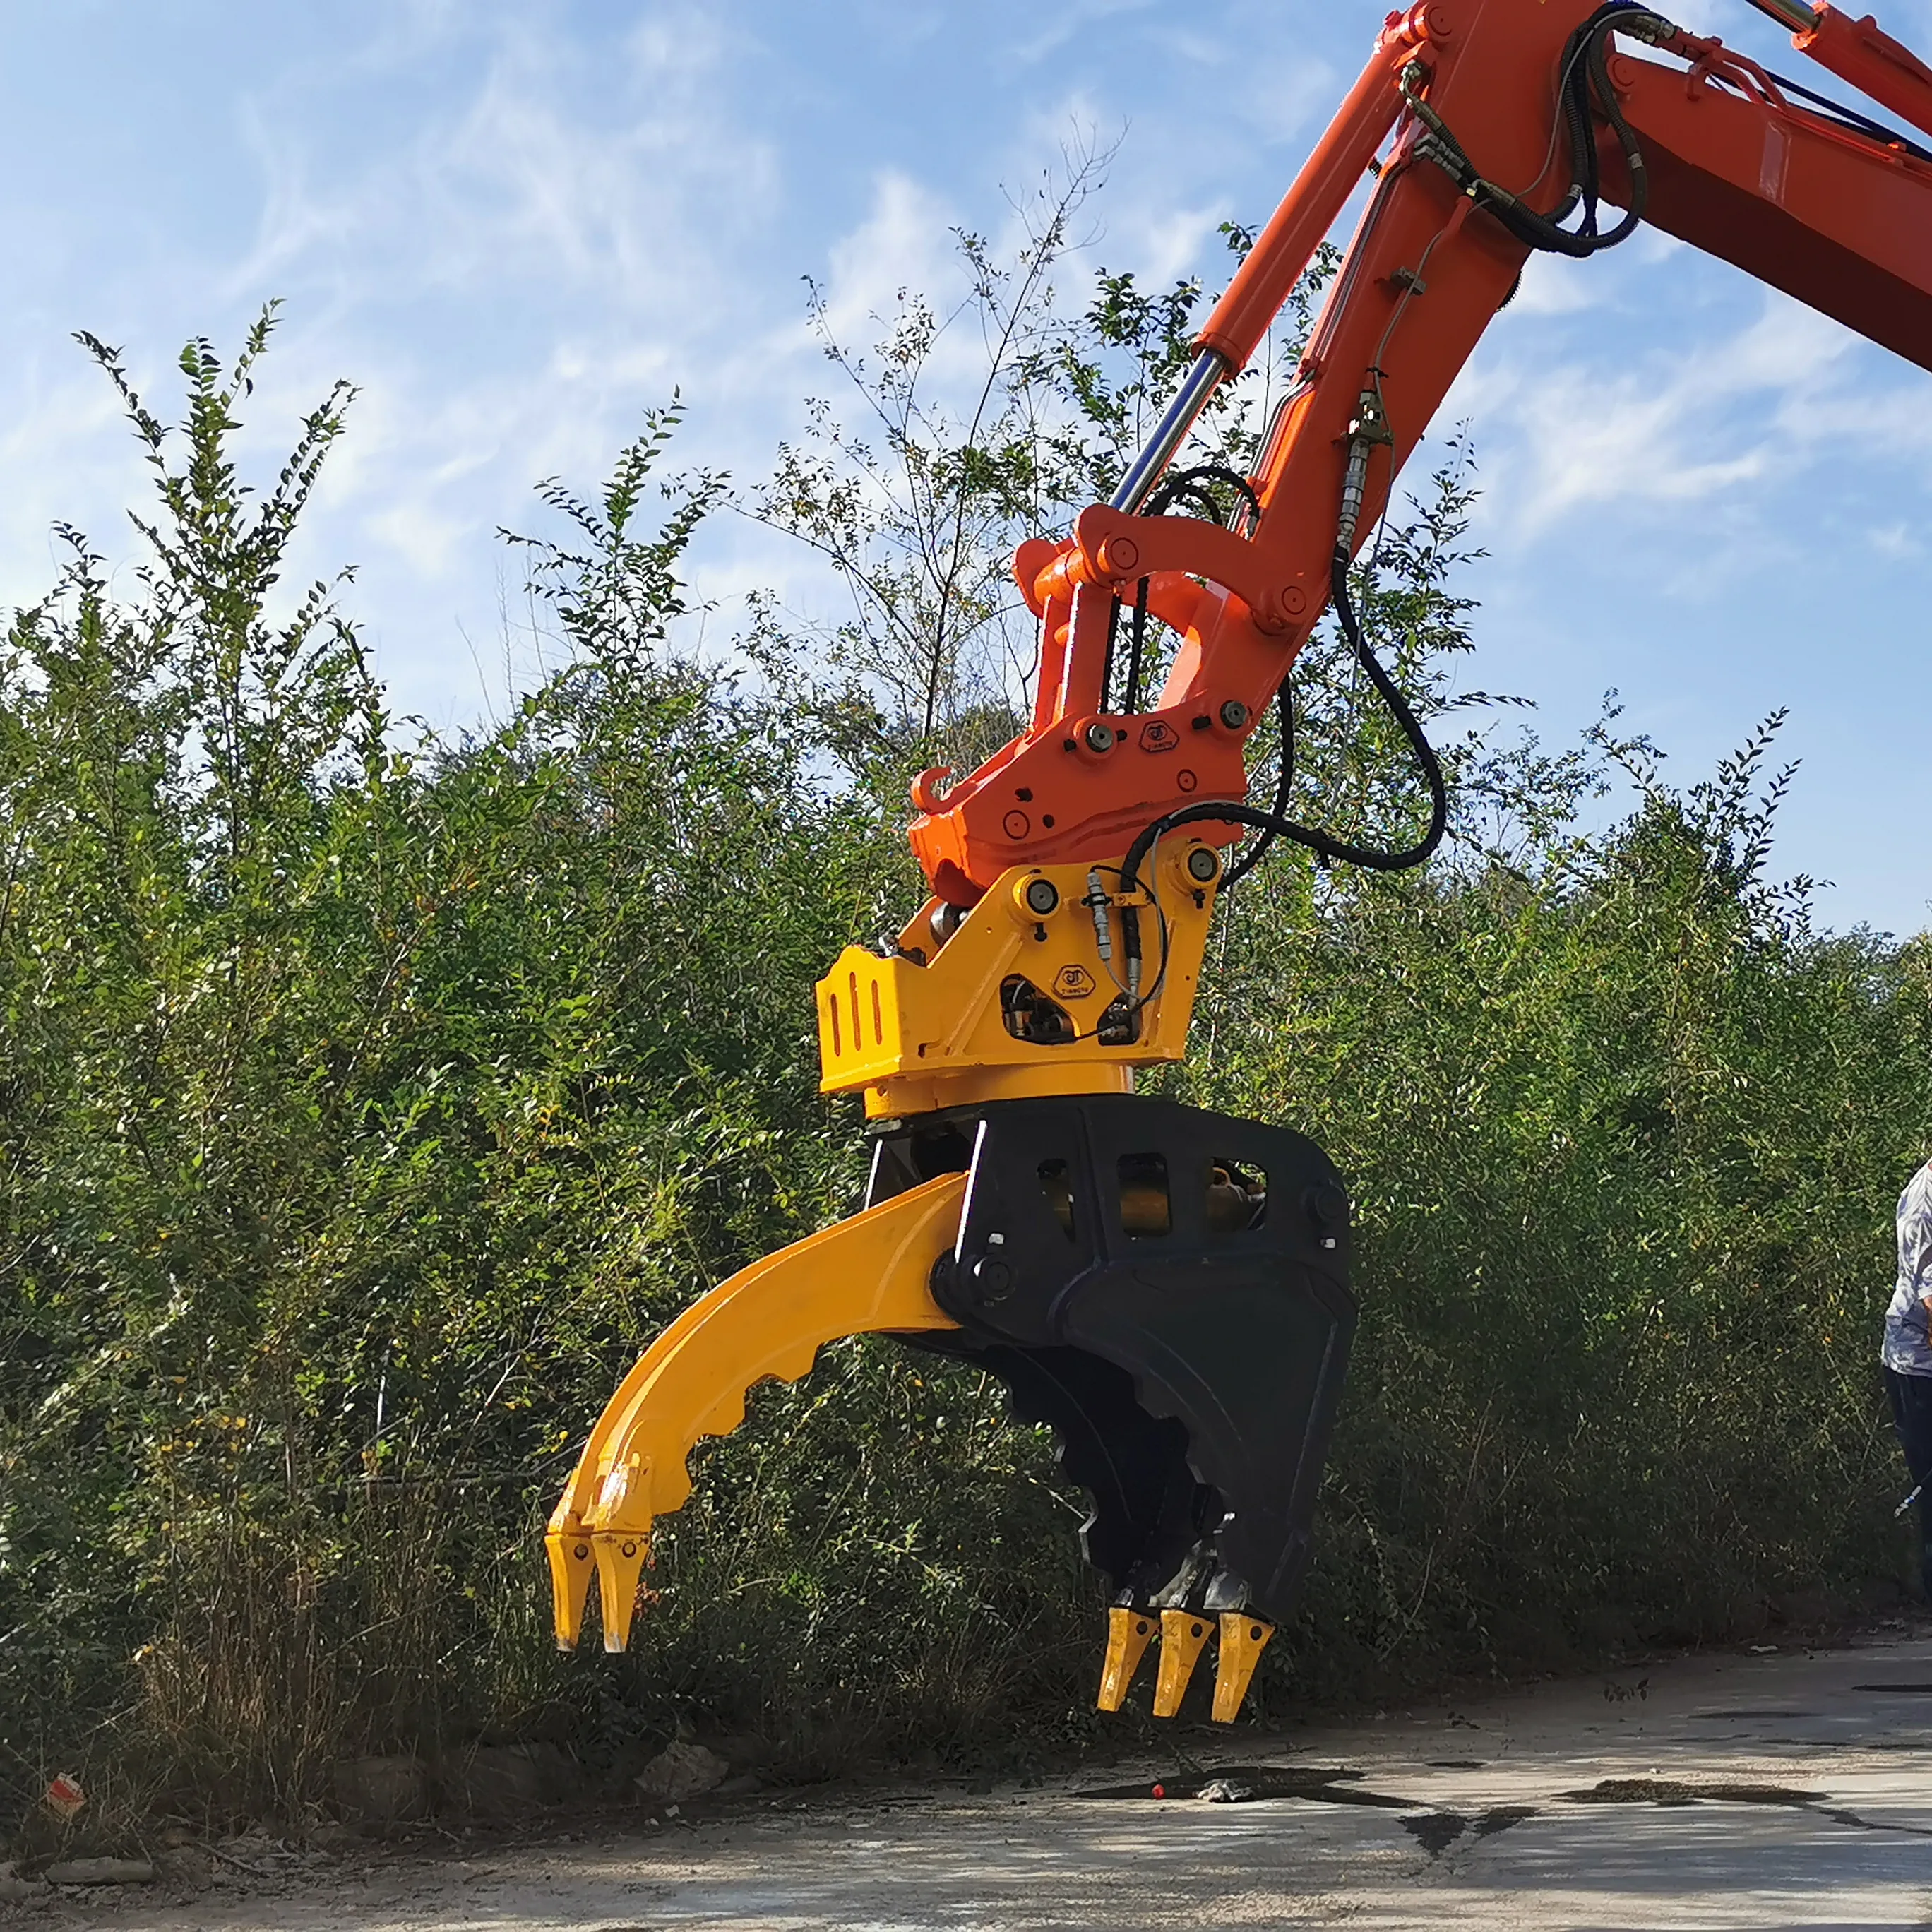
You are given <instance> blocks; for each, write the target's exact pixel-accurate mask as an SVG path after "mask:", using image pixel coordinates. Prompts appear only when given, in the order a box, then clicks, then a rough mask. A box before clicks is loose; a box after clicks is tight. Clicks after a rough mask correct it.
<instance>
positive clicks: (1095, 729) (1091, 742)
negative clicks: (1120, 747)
mask: <svg viewBox="0 0 1932 1932" xmlns="http://www.w3.org/2000/svg"><path fill="white" fill-rule="evenodd" d="M1087 748H1088V750H1089V751H1112V749H1113V748H1114V727H1112V725H1111V724H1102V723H1101V722H1100V720H1099V719H1098V718H1096V719H1095V720H1094V722H1093V723H1092V724H1090V725H1088V727H1087Z"/></svg>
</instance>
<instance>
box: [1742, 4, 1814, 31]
mask: <svg viewBox="0 0 1932 1932" xmlns="http://www.w3.org/2000/svg"><path fill="white" fill-rule="evenodd" d="M1751 5H1753V6H1754V7H1756V8H1757V10H1758V11H1759V12H1760V13H1769V15H1770V16H1771V17H1772V19H1773V20H1775V21H1776V22H1777V23H1778V25H1779V26H1781V27H1789V28H1790V29H1791V31H1793V33H1794V34H1808V33H1809V32H1811V30H1812V28H1814V27H1815V26H1817V24H1818V16H1817V12H1816V10H1814V9H1813V8H1811V7H1808V6H1806V5H1805V0H1751Z"/></svg>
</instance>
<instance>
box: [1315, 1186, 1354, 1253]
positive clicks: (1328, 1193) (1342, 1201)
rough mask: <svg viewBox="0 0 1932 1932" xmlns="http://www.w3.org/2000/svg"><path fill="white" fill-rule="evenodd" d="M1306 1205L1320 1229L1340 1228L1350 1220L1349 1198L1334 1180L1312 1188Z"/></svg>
mask: <svg viewBox="0 0 1932 1932" xmlns="http://www.w3.org/2000/svg"><path fill="white" fill-rule="evenodd" d="M1305 1205H1306V1206H1307V1210H1308V1218H1309V1219H1310V1220H1311V1221H1313V1223H1315V1225H1316V1227H1318V1228H1334V1227H1338V1226H1340V1225H1341V1223H1343V1222H1344V1221H1346V1220H1347V1219H1348V1218H1349V1197H1348V1196H1347V1194H1346V1193H1344V1192H1343V1190H1342V1188H1341V1187H1340V1186H1339V1185H1338V1184H1337V1183H1336V1182H1334V1181H1321V1182H1319V1183H1318V1184H1316V1186H1314V1187H1311V1188H1310V1190H1308V1194H1307V1200H1306V1202H1305ZM1325 1245H1326V1244H1325Z"/></svg>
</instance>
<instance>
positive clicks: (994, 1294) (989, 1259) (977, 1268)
mask: <svg viewBox="0 0 1932 1932" xmlns="http://www.w3.org/2000/svg"><path fill="white" fill-rule="evenodd" d="M973 1286H974V1287H975V1288H976V1289H978V1290H979V1292H980V1295H981V1296H982V1297H983V1298H984V1299H985V1300H986V1301H1004V1299H1005V1298H1006V1297H1007V1296H1008V1295H1010V1294H1012V1292H1013V1270H1012V1269H1011V1268H1009V1267H1008V1266H1007V1264H1006V1263H1005V1262H1003V1261H1001V1259H999V1258H998V1256H995V1255H982V1256H980V1259H978V1260H977V1262H974V1264H973Z"/></svg>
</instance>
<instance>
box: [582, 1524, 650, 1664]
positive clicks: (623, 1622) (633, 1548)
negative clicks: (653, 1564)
mask: <svg viewBox="0 0 1932 1932" xmlns="http://www.w3.org/2000/svg"><path fill="white" fill-rule="evenodd" d="M650 1553H651V1539H650V1536H649V1532H645V1533H644V1534H643V1535H635V1536H625V1535H614V1534H613V1533H611V1532H609V1531H600V1532H598V1533H597V1534H596V1535H594V1536H592V1538H591V1539H590V1554H591V1557H592V1560H593V1561H594V1562H595V1564H596V1565H597V1595H598V1608H599V1610H601V1613H602V1614H603V1619H604V1649H606V1650H608V1651H619V1650H622V1649H623V1648H624V1646H625V1645H626V1644H628V1643H629V1642H630V1640H631V1613H632V1612H633V1611H634V1610H635V1609H636V1608H637V1585H638V1583H640V1581H641V1580H642V1578H643V1570H644V1565H645V1563H646V1562H647V1561H648V1560H649V1557H650Z"/></svg>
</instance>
